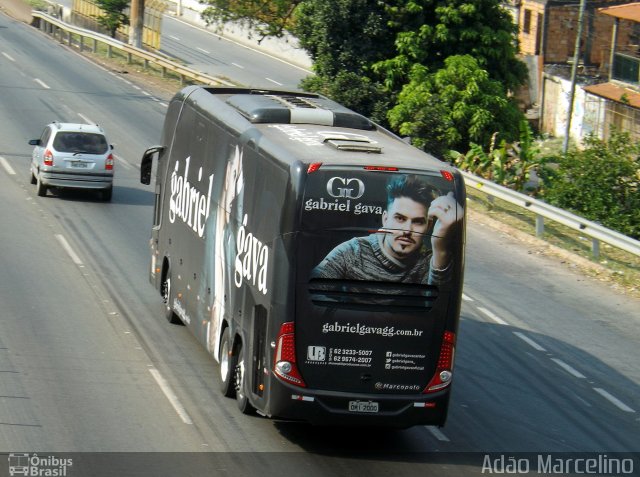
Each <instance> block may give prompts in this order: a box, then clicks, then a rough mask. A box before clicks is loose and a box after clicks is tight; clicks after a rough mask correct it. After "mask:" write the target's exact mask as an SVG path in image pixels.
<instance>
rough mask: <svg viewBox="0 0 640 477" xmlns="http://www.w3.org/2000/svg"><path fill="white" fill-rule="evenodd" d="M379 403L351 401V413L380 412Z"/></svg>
mask: <svg viewBox="0 0 640 477" xmlns="http://www.w3.org/2000/svg"><path fill="white" fill-rule="evenodd" d="M378 408H379V406H378V403H377V402H372V401H349V411H350V412H378Z"/></svg>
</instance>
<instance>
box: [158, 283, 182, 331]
mask: <svg viewBox="0 0 640 477" xmlns="http://www.w3.org/2000/svg"><path fill="white" fill-rule="evenodd" d="M162 302H163V303H164V306H165V315H164V316H165V318H166V319H167V320H168V321H169V323H171V324H172V325H179V324H182V321H180V318H178V315H176V314H175V313H174V312H173V307H172V306H171V275H170V270H167V273H166V275H165V277H164V280H163V281H162Z"/></svg>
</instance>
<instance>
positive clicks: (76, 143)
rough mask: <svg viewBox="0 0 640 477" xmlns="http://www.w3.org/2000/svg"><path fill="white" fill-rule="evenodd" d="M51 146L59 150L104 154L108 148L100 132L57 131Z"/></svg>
mask: <svg viewBox="0 0 640 477" xmlns="http://www.w3.org/2000/svg"><path fill="white" fill-rule="evenodd" d="M53 147H54V148H55V150H56V151H60V152H80V153H84V154H104V153H106V152H107V151H108V150H109V145H108V144H107V140H106V139H105V137H104V136H103V135H102V134H94V133H77V132H59V133H58V134H56V137H55V139H54V140H53Z"/></svg>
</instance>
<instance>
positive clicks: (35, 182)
mask: <svg viewBox="0 0 640 477" xmlns="http://www.w3.org/2000/svg"><path fill="white" fill-rule="evenodd" d="M37 182H38V181H37V179H36V176H34V175H33V171H31V183H32V184H37Z"/></svg>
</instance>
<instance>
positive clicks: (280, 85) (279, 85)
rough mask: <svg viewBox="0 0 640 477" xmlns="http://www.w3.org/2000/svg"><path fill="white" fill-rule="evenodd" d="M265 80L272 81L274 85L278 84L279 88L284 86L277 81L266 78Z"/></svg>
mask: <svg viewBox="0 0 640 477" xmlns="http://www.w3.org/2000/svg"><path fill="white" fill-rule="evenodd" d="M264 79H266V80H267V81H271V82H272V83H275V84H277V85H278V86H282V83H278V82H277V81H276V80H272V79H271V78H267V77H265V78H264Z"/></svg>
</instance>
